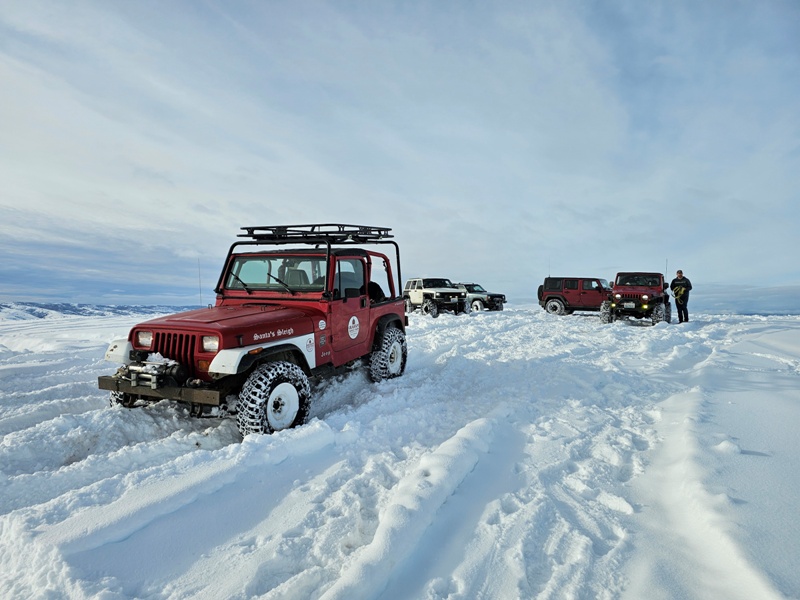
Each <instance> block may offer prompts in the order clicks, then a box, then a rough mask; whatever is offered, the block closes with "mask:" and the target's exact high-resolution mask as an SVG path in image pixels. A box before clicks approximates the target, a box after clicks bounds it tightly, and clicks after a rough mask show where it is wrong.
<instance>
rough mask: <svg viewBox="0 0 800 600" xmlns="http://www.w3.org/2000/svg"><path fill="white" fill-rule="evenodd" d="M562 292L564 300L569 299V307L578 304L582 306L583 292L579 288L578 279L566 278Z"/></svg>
mask: <svg viewBox="0 0 800 600" xmlns="http://www.w3.org/2000/svg"><path fill="white" fill-rule="evenodd" d="M562 293H563V294H564V300H566V301H567V305H568V307H571V308H574V307H576V306H582V304H581V292H580V290H579V289H578V280H577V279H564V287H563V291H562Z"/></svg>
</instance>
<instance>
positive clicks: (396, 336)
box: [369, 327, 408, 382]
mask: <svg viewBox="0 0 800 600" xmlns="http://www.w3.org/2000/svg"><path fill="white" fill-rule="evenodd" d="M407 358H408V346H407V344H406V334H405V333H403V331H402V330H401V329H398V328H397V327H390V328H388V329H387V330H386V331H384V332H383V339H382V340H381V347H380V348H378V349H377V350H375V351H374V352H373V353H372V354H371V355H370V360H369V378H370V379H371V380H372V381H375V382H378V381H382V380H384V379H392V378H394V377H400V375H402V374H403V372H404V371H405V370H406V359H407Z"/></svg>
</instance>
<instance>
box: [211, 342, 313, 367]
mask: <svg viewBox="0 0 800 600" xmlns="http://www.w3.org/2000/svg"><path fill="white" fill-rule="evenodd" d="M286 352H289V353H291V355H292V356H293V357H295V362H296V363H297V364H298V365H299V366H300V367H301V368H302V369H303V370H305V371H306V372H309V371H310V370H311V369H313V368H314V367H316V366H317V360H316V343H315V339H314V334H313V333H309V334H306V335H301V336H297V337H295V338H292V339H291V340H280V341H275V342H271V343H266V344H254V345H252V346H243V347H241V348H229V349H225V350H220V351H219V352H218V353H217V355H216V356H215V357H214V359H213V360H212V361H211V364H210V365H209V367H208V372H209V373H210V374H213V375H238V374H240V373H245V372H247V371H248V370H249V369H250V368H251V367H252V366H253V365H255V364H256V363H258V362H261V361H262V360H263V359H264V358H266V357H268V356H272V355H275V354H281V353H286Z"/></svg>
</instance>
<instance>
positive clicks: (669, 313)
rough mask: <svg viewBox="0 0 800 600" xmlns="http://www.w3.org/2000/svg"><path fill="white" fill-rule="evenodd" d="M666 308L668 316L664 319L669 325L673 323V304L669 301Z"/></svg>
mask: <svg viewBox="0 0 800 600" xmlns="http://www.w3.org/2000/svg"><path fill="white" fill-rule="evenodd" d="M665 306H666V307H667V310H666V316H665V317H664V320H665V321H666V322H667V323H672V304H670V303H669V301H667V302H666V304H665Z"/></svg>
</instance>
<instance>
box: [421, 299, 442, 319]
mask: <svg viewBox="0 0 800 600" xmlns="http://www.w3.org/2000/svg"><path fill="white" fill-rule="evenodd" d="M422 314H423V315H430V316H431V317H433V318H434V319H435V318H436V317H438V316H439V307H438V306H437V304H436V302H434V301H433V300H425V301H424V302H423V303H422Z"/></svg>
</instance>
